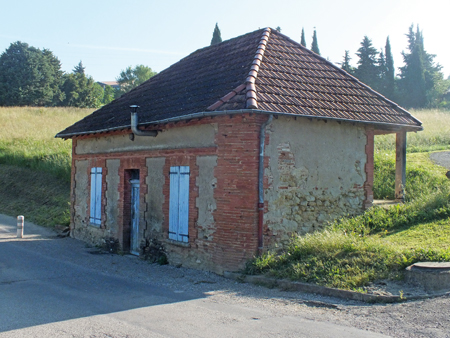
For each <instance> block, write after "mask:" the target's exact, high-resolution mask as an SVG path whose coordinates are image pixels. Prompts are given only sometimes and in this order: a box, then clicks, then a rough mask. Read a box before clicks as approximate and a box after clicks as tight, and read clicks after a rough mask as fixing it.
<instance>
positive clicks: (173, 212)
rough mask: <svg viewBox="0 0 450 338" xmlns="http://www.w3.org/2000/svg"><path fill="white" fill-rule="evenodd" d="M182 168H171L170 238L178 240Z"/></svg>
mask: <svg viewBox="0 0 450 338" xmlns="http://www.w3.org/2000/svg"><path fill="white" fill-rule="evenodd" d="M179 178H180V168H179V167H170V192H169V194H170V200H169V238H170V239H173V240H175V241H177V240H178V190H179Z"/></svg>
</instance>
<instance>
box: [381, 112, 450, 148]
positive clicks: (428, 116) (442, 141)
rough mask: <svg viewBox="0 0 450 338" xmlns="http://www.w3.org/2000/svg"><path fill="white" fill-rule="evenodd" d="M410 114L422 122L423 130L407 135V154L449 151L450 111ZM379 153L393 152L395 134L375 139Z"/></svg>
mask: <svg viewBox="0 0 450 338" xmlns="http://www.w3.org/2000/svg"><path fill="white" fill-rule="evenodd" d="M410 112H411V114H412V115H413V116H414V117H416V118H418V119H419V120H420V121H422V123H423V126H424V130H423V131H419V132H416V133H408V136H407V143H408V147H407V152H408V153H419V152H429V151H437V150H446V149H450V123H449V121H450V111H449V110H437V109H424V110H414V109H413V110H411V111H410ZM375 147H376V148H377V149H378V150H379V151H383V150H387V151H394V150H395V134H388V135H383V136H376V137H375Z"/></svg>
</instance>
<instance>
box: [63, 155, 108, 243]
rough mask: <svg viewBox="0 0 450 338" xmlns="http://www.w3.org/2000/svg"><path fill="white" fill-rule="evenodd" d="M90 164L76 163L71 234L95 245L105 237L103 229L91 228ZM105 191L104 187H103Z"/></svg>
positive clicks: (81, 161) (86, 162)
mask: <svg viewBox="0 0 450 338" xmlns="http://www.w3.org/2000/svg"><path fill="white" fill-rule="evenodd" d="M90 166H91V164H90V162H89V161H88V160H76V161H75V168H76V169H75V182H76V183H75V188H74V199H73V201H74V217H73V224H72V228H71V234H72V236H74V237H75V238H78V239H81V240H84V241H87V242H89V243H95V242H96V241H97V240H98V238H102V237H103V236H104V234H103V232H104V231H103V229H100V228H98V227H93V226H89V206H88V201H89V200H90V191H89V186H90V182H89V180H90V174H89V170H90ZM102 189H103V187H102Z"/></svg>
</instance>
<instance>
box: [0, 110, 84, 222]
mask: <svg viewBox="0 0 450 338" xmlns="http://www.w3.org/2000/svg"><path fill="white" fill-rule="evenodd" d="M92 111H93V110H92V109H77V108H33V107H10V108H2V107H0V126H2V128H0V186H1V189H0V213H4V214H7V215H11V216H17V215H19V214H22V215H24V216H25V219H26V220H28V221H32V222H35V223H37V224H40V225H45V226H53V225H56V224H60V225H67V224H68V223H69V207H68V206H69V199H70V196H69V192H70V167H71V152H72V142H71V141H70V140H69V141H64V140H61V139H55V135H56V134H57V133H58V132H59V131H61V130H63V129H65V128H66V127H68V126H69V125H71V124H73V123H74V122H76V121H78V120H80V119H81V118H83V117H84V116H86V115H88V114H89V113H91V112H92Z"/></svg>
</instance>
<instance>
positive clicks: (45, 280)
mask: <svg viewBox="0 0 450 338" xmlns="http://www.w3.org/2000/svg"><path fill="white" fill-rule="evenodd" d="M15 226H16V224H15V219H14V218H11V217H4V216H2V217H1V218H0V295H1V302H0V332H4V331H9V330H15V329H20V328H26V327H30V326H36V325H41V324H47V323H53V322H59V321H66V320H69V319H74V318H82V317H89V316H95V315H100V314H107V313H114V312H120V311H126V310H131V309H137V308H142V307H149V306H155V305H161V304H170V303H176V302H183V301H187V300H192V299H197V298H202V297H205V295H204V294H202V293H198V292H197V293H194V292H184V291H182V290H181V291H177V290H174V289H173V288H168V287H165V286H164V284H161V283H160V284H154V283H152V282H151V281H145V280H143V279H144V278H139V276H141V277H143V276H142V272H141V271H139V270H138V269H139V266H141V265H142V264H143V262H141V261H140V260H139V259H138V258H136V257H121V256H117V255H110V254H107V255H92V254H91V252H93V250H92V249H91V248H87V247H86V245H85V244H83V243H82V242H80V241H76V240H73V239H70V238H66V239H57V238H56V236H53V237H49V236H48V235H49V234H51V231H50V232H49V230H48V229H45V228H40V227H36V226H35V228H33V226H32V225H28V227H27V228H26V231H25V233H26V235H25V237H24V238H23V239H17V238H16V229H15ZM26 226H27V224H26ZM33 230H34V231H33ZM27 231H28V234H27ZM40 232H41V233H40ZM133 265H135V267H136V269H133ZM116 266H117V267H116ZM130 267H131V268H130ZM114 268H116V269H117V270H125V269H128V270H127V271H129V274H130V276H129V278H127V277H126V276H123V275H122V276H121V275H117V274H115V273H114V270H113V269H114ZM122 268H123V269H122Z"/></svg>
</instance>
